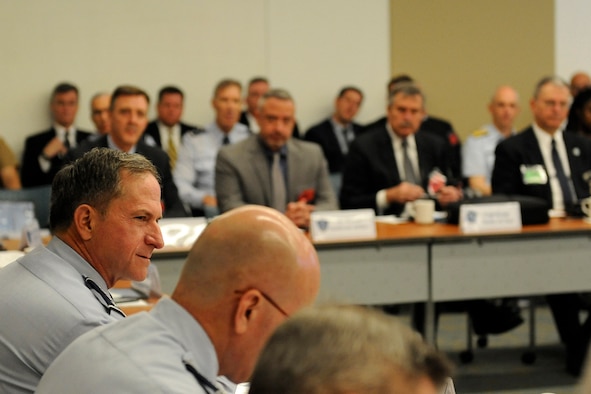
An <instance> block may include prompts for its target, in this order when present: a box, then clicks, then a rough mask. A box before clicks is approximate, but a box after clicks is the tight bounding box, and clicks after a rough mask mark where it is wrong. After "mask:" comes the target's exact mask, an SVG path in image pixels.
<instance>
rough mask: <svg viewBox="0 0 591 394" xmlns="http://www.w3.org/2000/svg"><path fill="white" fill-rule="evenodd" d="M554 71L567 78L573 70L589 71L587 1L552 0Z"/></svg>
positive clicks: (590, 38) (590, 11)
mask: <svg viewBox="0 0 591 394" xmlns="http://www.w3.org/2000/svg"><path fill="white" fill-rule="evenodd" d="M554 6H555V8H556V11H555V12H556V14H555V17H556V27H555V37H556V43H555V44H556V53H555V59H556V60H555V62H556V63H555V68H556V74H557V75H560V76H561V77H563V78H564V79H566V80H567V81H570V77H571V76H572V74H574V73H575V72H577V71H585V72H587V73H591V34H589V33H590V30H589V20H590V19H591V2H589V1H588V0H560V1H559V0H555V5H554Z"/></svg>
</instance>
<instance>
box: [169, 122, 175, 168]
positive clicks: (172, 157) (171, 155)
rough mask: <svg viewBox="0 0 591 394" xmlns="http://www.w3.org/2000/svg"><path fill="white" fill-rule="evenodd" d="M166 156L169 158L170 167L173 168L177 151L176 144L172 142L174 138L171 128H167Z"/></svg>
mask: <svg viewBox="0 0 591 394" xmlns="http://www.w3.org/2000/svg"><path fill="white" fill-rule="evenodd" d="M167 153H168V158H169V159H170V169H171V170H174V165H175V164H176V158H177V151H176V146H175V144H174V138H172V128H171V127H169V128H168V151H167Z"/></svg>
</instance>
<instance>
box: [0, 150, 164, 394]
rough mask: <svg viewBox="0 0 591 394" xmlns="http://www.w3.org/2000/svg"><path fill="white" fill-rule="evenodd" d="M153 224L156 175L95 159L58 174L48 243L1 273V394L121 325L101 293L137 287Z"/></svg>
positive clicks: (22, 388) (22, 386) (148, 166)
mask: <svg viewBox="0 0 591 394" xmlns="http://www.w3.org/2000/svg"><path fill="white" fill-rule="evenodd" d="M161 216H162V207H161V204H160V184H159V177H158V172H157V170H156V168H155V167H154V166H153V165H152V163H150V161H148V160H147V159H146V158H144V157H143V156H141V155H136V154H127V153H123V152H120V151H117V150H114V149H95V150H92V151H90V152H89V153H87V154H86V155H84V156H83V157H82V158H81V159H79V160H77V161H76V162H74V163H73V164H70V165H68V166H66V167H64V168H63V169H62V170H60V171H59V172H58V173H57V175H56V176H55V178H54V181H53V185H52V190H51V208H50V218H49V220H50V228H51V230H52V233H53V239H52V240H51V242H50V243H49V245H48V246H47V247H38V248H36V249H35V250H33V251H32V252H31V253H29V254H27V255H26V256H24V257H22V258H21V259H19V260H17V261H15V262H13V263H11V264H9V265H8V266H7V267H6V268H4V269H2V270H1V271H0V316H2V329H1V330H0V392H2V393H32V392H33V391H35V388H36V386H37V384H38V383H39V379H40V378H41V376H42V375H43V373H44V372H45V370H46V369H47V367H48V366H49V364H50V363H51V362H52V361H53V360H54V359H55V358H56V357H57V355H58V354H60V353H61V352H62V350H63V349H64V348H65V347H66V346H67V345H68V344H70V342H72V341H73V340H74V339H76V338H77V337H78V336H80V335H81V334H83V333H84V332H86V331H88V330H90V329H91V328H93V327H96V326H100V325H103V324H107V323H110V322H113V321H117V320H120V319H122V318H123V317H125V315H124V314H123V312H121V311H120V310H119V309H118V308H117V307H116V305H115V304H114V302H113V299H112V297H111V295H110V294H109V291H108V289H109V288H110V287H112V286H113V285H114V284H115V282H116V281H118V280H119V279H131V280H143V279H145V277H146V275H147V272H148V266H149V264H150V257H151V256H152V252H153V250H154V249H159V248H161V247H162V246H163V240H162V234H161V232H160V227H159V226H158V220H159V219H160V218H161Z"/></svg>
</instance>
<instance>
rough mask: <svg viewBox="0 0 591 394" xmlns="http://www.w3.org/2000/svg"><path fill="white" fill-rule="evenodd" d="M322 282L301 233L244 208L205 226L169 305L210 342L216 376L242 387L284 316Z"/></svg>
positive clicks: (266, 212)
mask: <svg viewBox="0 0 591 394" xmlns="http://www.w3.org/2000/svg"><path fill="white" fill-rule="evenodd" d="M319 283H320V268H319V263H318V256H317V255H316V252H315V250H314V248H313V246H312V244H311V243H310V241H309V240H308V239H307V238H306V237H305V236H304V235H303V233H302V232H301V231H300V230H299V229H298V228H297V227H296V226H295V225H294V224H293V223H292V222H291V221H290V220H289V219H287V218H286V217H285V215H282V214H281V213H279V212H278V211H276V210H273V209H270V208H267V207H263V206H244V207H241V208H237V209H234V210H232V211H229V212H227V213H225V214H223V215H221V216H219V217H218V218H216V219H215V220H213V221H212V222H211V223H210V224H209V225H208V226H207V227H206V229H205V230H204V231H203V233H202V234H201V236H200V237H199V238H198V239H197V241H196V242H195V244H194V245H193V247H192V249H191V251H190V252H189V256H188V258H187V261H186V262H185V266H184V267H183V271H182V272H181V277H180V279H179V283H178V285H177V287H176V289H175V291H174V293H173V295H172V298H173V299H174V300H175V301H177V302H178V303H179V304H180V305H182V306H183V307H184V308H185V309H187V311H189V313H191V314H192V315H193V316H194V317H195V318H196V319H197V320H198V321H199V322H200V323H201V325H202V326H203V327H204V329H205V330H206V332H207V333H208V335H209V336H210V338H211V339H212V342H213V343H214V346H215V347H216V351H217V352H218V359H219V362H220V374H226V375H229V377H230V378H231V379H235V381H240V380H246V379H248V377H249V375H250V373H251V372H252V368H253V367H254V362H255V360H256V357H257V355H258V352H259V351H260V349H261V348H262V346H263V344H264V341H265V340H266V338H267V337H268V336H269V335H270V334H271V332H272V330H273V329H274V328H275V327H276V326H277V325H278V324H279V323H281V322H282V321H283V320H284V319H285V317H286V316H285V315H291V314H293V313H295V312H296V311H297V310H299V309H301V308H302V307H304V306H306V305H309V304H311V303H312V302H313V301H314V299H315V298H316V294H317V292H318V288H319ZM240 358H243V359H242V360H241V362H237V359H240ZM232 359H233V360H232ZM226 361H227V362H226ZM237 368H238V370H237Z"/></svg>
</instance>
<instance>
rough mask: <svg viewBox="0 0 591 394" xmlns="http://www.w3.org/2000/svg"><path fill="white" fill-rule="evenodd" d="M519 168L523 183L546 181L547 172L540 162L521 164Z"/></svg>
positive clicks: (542, 183)
mask: <svg viewBox="0 0 591 394" xmlns="http://www.w3.org/2000/svg"><path fill="white" fill-rule="evenodd" d="M519 170H520V171H521V179H522V180H523V184H524V185H545V184H547V183H548V174H547V173H546V170H545V169H544V166H543V165H541V164H530V165H528V164H522V165H521V166H519Z"/></svg>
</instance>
